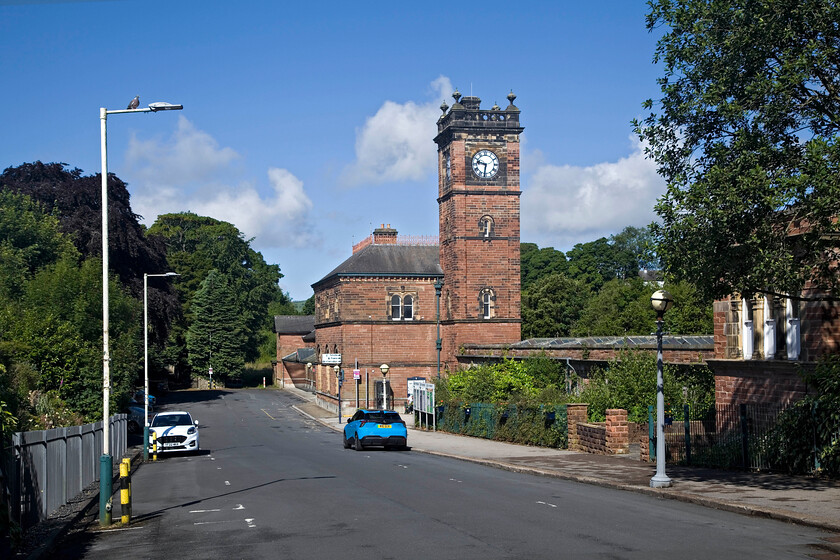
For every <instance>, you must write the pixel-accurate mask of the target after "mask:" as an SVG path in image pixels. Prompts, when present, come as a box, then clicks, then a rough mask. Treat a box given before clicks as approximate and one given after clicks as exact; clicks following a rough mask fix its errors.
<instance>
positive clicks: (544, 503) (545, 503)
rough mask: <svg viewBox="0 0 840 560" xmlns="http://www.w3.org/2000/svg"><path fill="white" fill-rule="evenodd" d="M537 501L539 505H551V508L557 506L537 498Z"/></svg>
mask: <svg viewBox="0 0 840 560" xmlns="http://www.w3.org/2000/svg"><path fill="white" fill-rule="evenodd" d="M537 503H538V504H541V505H544V506H549V507H553V508H556V507H557V506H555V505H554V504H549V503H548V502H542V501H539V500H538V501H537Z"/></svg>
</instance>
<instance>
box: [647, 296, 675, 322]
mask: <svg viewBox="0 0 840 560" xmlns="http://www.w3.org/2000/svg"><path fill="white" fill-rule="evenodd" d="M673 305H674V298H673V296H671V294H670V293H669V292H667V291H666V290H656V291H655V292H653V295H652V296H650V306H651V307H653V310H654V311H656V316H657V318H658V319H662V316H663V315H665V312H666V311H668V310H669V309H671V307H672V306H673Z"/></svg>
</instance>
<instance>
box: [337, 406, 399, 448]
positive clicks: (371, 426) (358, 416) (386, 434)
mask: <svg viewBox="0 0 840 560" xmlns="http://www.w3.org/2000/svg"><path fill="white" fill-rule="evenodd" d="M407 443H408V430H407V429H406V427H405V422H404V421H403V419H402V418H400V415H399V414H398V413H396V412H394V411H393V410H365V409H359V410H357V411H356V413H355V414H354V415H353V417H352V418H350V420H348V421H347V424H345V426H344V448H345V449H349V448H350V447H351V446H353V447H355V449H356V451H361V450H362V449H364V448H365V447H369V446H373V445H379V446H382V447H384V448H385V449H390V448H396V449H405V448H406V445H407Z"/></svg>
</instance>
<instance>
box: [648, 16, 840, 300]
mask: <svg viewBox="0 0 840 560" xmlns="http://www.w3.org/2000/svg"><path fill="white" fill-rule="evenodd" d="M649 4H650V7H651V8H650V13H649V14H648V16H647V27H648V29H649V30H657V31H658V30H659V29H663V30H664V33H663V34H662V36H661V38H660V39H659V41H658V44H657V49H656V53H655V56H654V61H655V62H657V63H662V64H663V75H662V77H661V78H660V79H659V84H660V86H661V91H662V97H661V99H659V100H658V101H657V102H656V105H655V104H654V101H653V100H648V101H646V102H645V104H644V106H645V108H646V109H650V110H651V112H650V113H649V115H648V116H647V117H646V118H644V119H643V120H641V121H636V122H635V123H634V125H635V127H636V131H637V133H638V134H639V136H640V137H641V138H642V140H643V141H644V142H646V143H647V144H648V146H649V148H648V154H649V155H650V156H651V157H652V158H653V159H654V160H655V161H656V163H657V164H658V167H659V172H660V174H661V175H662V176H663V177H664V178H665V180H666V182H667V191H666V194H665V195H664V196H663V197H662V198H661V199H660V201H659V203H658V204H657V206H656V211H657V213H658V214H659V216H660V218H661V225H660V226H657V227H656V231H655V233H656V236H657V239H658V241H659V243H658V248H659V251H660V253H661V255H662V257H663V260H664V262H665V263H666V268H667V270H668V271H669V272H670V273H672V274H674V275H675V276H676V277H677V278H682V279H690V280H691V281H692V282H695V283H696V284H697V288H698V290H699V292H700V293H701V294H702V296H703V297H704V298H714V297H721V296H725V295H728V294H731V293H736V292H737V293H741V294H745V295H751V294H752V293H754V292H756V291H762V290H767V289H771V290H774V291H776V292H787V293H796V292H798V291H799V290H800V289H801V287H802V286H804V285H805V284H806V282H807V281H809V280H810V281H811V282H812V283H813V285H814V286H817V287H822V288H825V289H833V290H835V291H836V290H837V289H838V278H839V277H838V275H837V274H836V270H835V269H834V268H833V265H832V263H834V262H836V260H837V252H838V247H837V245H836V241H832V239H836V238H835V237H833V236H835V235H836V233H837V232H838V228H840V224H838V223H837V220H836V217H837V212H838V205H837V201H838V199H840V182H838V181H837V176H838V171H840V135H838V132H840V97H838V95H837V91H838V86H839V85H840V84H838V82H840V66H838V65H837V64H836V60H837V59H838V58H840V27H838V25H837V22H838V21H840V6H838V4H837V3H836V2H835V1H834V0H777V1H773V2H766V1H763V2H753V1H749V2H747V1H744V0H716V1H714V2H711V1H708V0H706V1H695V0H652V1H651V2H649Z"/></svg>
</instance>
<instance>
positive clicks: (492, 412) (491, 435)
mask: <svg viewBox="0 0 840 560" xmlns="http://www.w3.org/2000/svg"><path fill="white" fill-rule="evenodd" d="M437 414H438V419H437V420H438V429H440V430H443V431H446V432H452V433H455V434H463V435H466V436H473V437H480V438H485V439H493V440H498V441H509V442H512V443H522V444H526V445H538V446H542V447H557V448H562V449H566V448H567V447H568V446H569V429H568V420H567V415H566V405H565V404H558V405H537V406H517V405H508V404H492V403H459V402H453V403H449V404H446V405H441V406H438V407H437Z"/></svg>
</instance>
